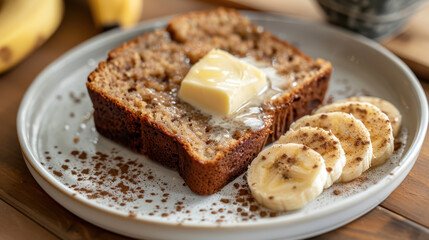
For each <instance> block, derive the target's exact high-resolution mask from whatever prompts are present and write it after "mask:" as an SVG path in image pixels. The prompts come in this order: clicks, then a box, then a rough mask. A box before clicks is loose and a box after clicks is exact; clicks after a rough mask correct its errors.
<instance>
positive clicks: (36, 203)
mask: <svg viewBox="0 0 429 240" xmlns="http://www.w3.org/2000/svg"><path fill="white" fill-rule="evenodd" d="M224 4H225V5H226V6H237V5H234V4H233V3H224ZM217 5H218V3H213V2H211V1H206V0H205V1H201V0H182V1H174V2H173V1H168V0H145V7H144V15H143V19H150V18H153V17H160V16H164V15H168V14H172V13H180V12H186V11H191V10H199V9H209V8H213V7H215V6H217ZM165 6H168V7H165ZM289 12H290V13H291V14H293V9H290V11H289ZM301 17H302V16H301ZM97 33H98V30H97V29H96V28H95V27H94V26H93V23H92V19H91V15H90V12H89V9H88V7H87V5H86V3H85V1H82V0H80V1H76V0H74V1H73V0H69V1H66V11H65V16H64V19H63V22H62V24H61V26H60V28H59V29H58V30H57V32H56V33H55V34H54V35H53V36H52V37H51V38H50V39H49V40H48V41H47V42H46V43H45V44H44V45H42V46H41V47H40V48H39V49H38V50H36V51H35V52H34V53H33V54H32V55H31V56H29V57H28V58H27V59H25V60H24V61H23V62H22V63H20V64H19V65H18V66H17V67H15V68H14V69H12V70H11V71H9V72H7V73H5V74H3V75H0V119H1V124H0V132H1V135H0V239H57V238H60V239H123V238H124V237H122V236H119V235H117V234H114V233H111V232H109V231H106V230H103V229H100V228H98V227H96V226H94V225H92V224H90V223H88V222H86V221H84V220H82V219H80V218H78V217H76V216H74V215H73V214H71V213H70V212H68V211H67V210H66V209H64V208H63V207H61V206H60V205H59V204H58V203H56V202H55V201H54V200H52V199H51V198H50V197H49V196H48V195H47V194H46V193H45V192H44V191H43V190H42V189H41V188H40V187H39V186H38V185H37V183H36V182H35V180H34V179H33V177H32V176H31V174H30V172H29V171H28V169H27V167H26V166H25V163H24V159H23V158H22V156H21V150H20V147H19V143H18V139H17V134H16V115H17V111H18V107H19V103H20V101H21V98H22V97H23V95H24V93H25V91H26V89H27V88H28V86H29V85H30V84H31V82H32V81H33V79H34V78H35V77H36V76H37V74H39V73H40V72H41V71H42V70H43V69H44V68H45V67H46V66H47V65H48V64H49V63H51V62H52V61H54V60H55V59H56V58H58V57H59V56H61V55H62V54H63V53H65V52H66V51H67V50H69V49H70V48H72V47H73V46H75V45H77V44H79V43H81V42H83V41H85V40H87V39H89V38H90V37H92V36H94V35H96V34H97ZM421 84H422V86H423V88H424V89H425V92H426V96H428V94H429V83H427V82H424V81H422V82H421ZM428 172H429V136H426V140H425V142H424V145H423V148H422V151H421V153H420V155H419V157H418V160H417V162H416V165H415V166H414V168H413V169H412V171H411V172H410V174H409V175H408V177H407V178H406V179H405V180H404V182H403V183H402V184H401V185H400V186H399V187H398V188H397V189H396V190H395V191H394V192H393V193H392V194H391V195H390V196H389V197H388V198H387V199H386V200H385V201H384V202H382V203H381V204H380V205H379V206H377V207H376V208H375V209H373V210H372V211H371V212H369V213H368V214H366V215H364V216H362V217H361V218H359V219H357V220H355V221H353V222H351V223H349V224H347V225H345V226H343V227H341V228H339V229H337V230H334V231H332V232H329V233H326V234H323V235H321V236H318V237H316V238H318V239H326V238H329V239H345V238H347V239H348V238H358V239H429V207H428V204H429V180H428V178H427V174H428Z"/></svg>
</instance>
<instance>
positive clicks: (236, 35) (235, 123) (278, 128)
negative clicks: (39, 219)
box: [86, 8, 332, 195]
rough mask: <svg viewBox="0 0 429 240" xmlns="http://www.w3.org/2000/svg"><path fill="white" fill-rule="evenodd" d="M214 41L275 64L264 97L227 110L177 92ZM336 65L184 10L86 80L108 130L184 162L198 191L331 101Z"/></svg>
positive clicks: (169, 160) (224, 19) (177, 164)
mask: <svg viewBox="0 0 429 240" xmlns="http://www.w3.org/2000/svg"><path fill="white" fill-rule="evenodd" d="M213 48H219V49H222V50H225V51H228V52H229V53H231V54H233V55H235V56H236V57H239V58H243V59H247V60H250V61H251V62H253V63H254V64H255V65H257V66H259V67H263V68H270V69H272V70H273V71H274V75H269V76H268V78H269V79H270V78H271V81H269V82H270V83H271V84H270V87H269V88H268V89H267V91H266V92H265V93H264V95H263V99H259V100H258V101H256V100H255V101H251V102H250V103H248V104H247V105H246V106H245V107H243V108H241V110H239V112H238V113H236V114H235V115H233V116H231V117H218V116H210V115H207V114H204V113H202V112H200V111H199V110H197V109H195V108H194V107H192V106H191V105H189V104H187V103H186V102H183V101H182V100H181V99H179V98H178V96H177V95H178V90H179V88H180V83H181V81H182V79H183V78H184V77H185V75H186V73H187V72H188V70H189V69H190V67H191V66H192V65H193V64H194V63H195V62H197V61H198V60H199V59H200V58H202V57H203V56H204V55H205V54H206V53H207V52H208V51H210V50H211V49H213ZM331 69H332V68H331V64H330V63H329V62H326V61H324V60H320V59H318V60H316V61H313V60H312V59H310V58H309V57H307V56H305V55H303V54H302V53H301V52H300V51H298V50H297V49H295V48H294V47H292V46H291V45H289V44H288V43H286V42H284V41H282V40H279V39H278V38H276V37H274V36H273V35H271V34H270V33H268V32H267V31H264V30H263V28H262V27H260V26H256V25H253V24H252V23H250V21H249V20H248V19H247V18H245V17H243V16H242V15H241V14H240V13H238V12H237V11H235V10H232V9H225V8H220V9H216V10H212V11H204V12H195V13H189V14H184V15H182V16H179V17H176V18H175V19H173V20H172V21H171V22H170V24H169V25H168V26H167V28H166V29H162V30H157V31H155V32H151V33H147V34H144V35H142V36H140V37H137V38H136V39H133V40H131V41H129V42H126V43H124V44H123V45H122V46H120V47H118V48H116V49H114V50H112V51H111V52H110V53H109V55H108V59H107V60H106V61H104V62H100V63H99V66H98V68H97V69H95V70H94V71H93V72H92V73H91V74H90V75H89V77H88V81H87V84H86V85H87V88H88V92H89V95H90V97H91V100H92V102H93V105H94V121H95V125H96V128H97V131H98V132H99V133H100V134H102V135H104V136H105V137H107V138H110V139H112V140H114V141H116V142H118V143H121V144H123V145H125V146H127V147H129V148H131V149H132V150H134V151H136V152H139V153H142V154H145V155H147V156H148V157H149V158H151V159H153V160H156V161H158V162H160V163H161V164H163V165H165V166H168V167H170V168H173V169H176V170H177V171H178V172H179V173H180V175H181V176H182V178H183V179H184V180H185V182H186V184H187V185H188V186H189V187H190V188H191V189H192V191H194V192H195V193H198V194H201V195H207V194H212V193H215V192H217V191H219V190H220V189H222V187H223V186H225V185H226V184H227V183H229V182H230V181H231V180H233V179H234V178H235V177H237V176H238V175H240V174H242V173H243V172H244V171H245V170H246V169H247V166H248V164H249V163H250V162H251V161H252V160H253V159H254V158H255V157H256V156H257V154H258V153H259V152H260V151H261V150H262V148H263V147H264V146H265V144H266V143H267V142H271V141H274V140H276V139H277V138H279V137H280V136H281V135H282V134H283V133H284V132H285V131H286V130H287V129H288V127H289V125H290V123H292V122H293V121H294V120H295V119H297V118H299V117H301V116H303V115H305V114H308V113H310V112H311V110H312V109H314V108H315V107H317V106H318V105H319V104H320V103H321V102H322V101H323V98H324V96H325V92H326V90H327V88H328V83H329V78H330V73H331ZM274 80H275V81H274Z"/></svg>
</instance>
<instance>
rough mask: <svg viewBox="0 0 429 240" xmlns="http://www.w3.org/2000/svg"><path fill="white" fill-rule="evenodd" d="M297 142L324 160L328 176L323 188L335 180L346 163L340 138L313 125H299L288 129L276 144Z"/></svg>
mask: <svg viewBox="0 0 429 240" xmlns="http://www.w3.org/2000/svg"><path fill="white" fill-rule="evenodd" d="M286 143H299V144H303V145H305V146H307V147H309V148H311V149H312V150H314V151H316V152H317V153H319V154H320V155H321V156H322V157H323V159H324V160H325V165H326V171H327V172H328V178H327V180H326V184H325V188H328V187H330V186H331V185H332V184H333V183H334V182H335V181H337V180H338V179H339V178H340V176H341V173H342V172H343V168H344V166H345V165H346V155H345V154H344V150H343V148H342V147H341V143H340V140H338V138H337V137H335V135H334V134H332V133H331V132H328V131H326V130H323V129H322V128H315V127H301V128H299V129H297V130H289V131H288V132H287V133H286V134H285V135H283V136H282V137H281V138H280V139H279V140H278V141H277V142H276V144H286Z"/></svg>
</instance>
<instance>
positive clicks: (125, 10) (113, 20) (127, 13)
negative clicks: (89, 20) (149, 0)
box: [88, 0, 143, 30]
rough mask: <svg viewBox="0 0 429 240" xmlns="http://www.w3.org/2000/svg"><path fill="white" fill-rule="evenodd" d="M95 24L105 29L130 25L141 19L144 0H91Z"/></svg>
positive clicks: (90, 4)
mask: <svg viewBox="0 0 429 240" xmlns="http://www.w3.org/2000/svg"><path fill="white" fill-rule="evenodd" d="M88 3H89V6H90V8H91V12H92V15H93V18H94V21H95V24H96V25H97V26H99V27H102V28H103V29H104V30H107V29H110V28H112V27H116V26H121V27H130V26H132V25H134V24H136V23H137V22H138V21H139V20H140V16H141V13H142V8H143V0H89V1H88Z"/></svg>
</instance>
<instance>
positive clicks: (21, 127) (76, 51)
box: [17, 11, 428, 229]
mask: <svg viewBox="0 0 429 240" xmlns="http://www.w3.org/2000/svg"><path fill="white" fill-rule="evenodd" d="M240 12H242V13H244V15H245V16H247V17H249V18H250V19H251V20H255V19H258V18H259V19H263V20H273V21H282V22H286V23H289V24H303V25H317V26H318V27H320V28H323V30H324V31H330V32H334V33H335V34H340V35H342V36H344V37H346V38H348V39H349V40H351V41H355V42H358V43H359V44H361V45H365V46H366V47H368V48H371V49H373V50H374V51H376V52H378V53H379V54H381V55H383V56H384V57H385V58H388V59H390V60H391V61H392V62H393V63H395V65H396V66H397V67H398V68H400V70H402V71H403V72H404V73H405V75H406V76H407V80H408V81H409V82H410V83H411V85H412V86H413V90H415V91H416V96H417V99H418V101H419V104H420V109H419V110H420V113H421V116H420V121H419V126H418V127H417V133H416V136H415V137H414V139H409V141H410V148H409V149H408V151H407V152H404V153H403V156H402V158H401V159H402V161H403V164H401V166H399V167H398V168H397V169H394V172H393V173H394V176H387V177H384V178H383V179H381V180H380V181H379V182H378V183H377V184H376V185H374V186H373V187H371V188H369V189H367V190H365V192H361V193H358V194H356V195H353V196H349V197H347V198H346V199H344V200H342V201H341V202H339V203H338V204H337V205H336V206H335V207H331V208H328V209H326V208H324V209H319V210H318V211H317V212H316V213H314V214H306V215H304V216H296V217H294V216H288V218H287V219H284V218H282V216H279V217H276V218H270V219H261V220H260V221H255V222H237V223H233V224H228V225H225V224H221V225H218V224H211V225H199V224H197V223H189V222H185V223H182V224H179V223H177V222H174V223H173V222H166V221H163V220H162V219H157V218H151V217H149V216H139V217H137V218H133V220H134V221H138V222H141V223H144V224H153V225H158V226H159V225H162V226H169V227H179V228H190V229H193V228H196V229H216V228H219V229H231V228H238V229H243V228H249V227H252V228H255V227H266V226H270V227H275V226H277V225H283V224H291V223H293V224H298V223H301V222H306V221H308V220H310V219H317V218H319V217H321V216H325V215H326V214H332V213H335V212H337V211H342V210H344V209H345V208H347V207H350V206H352V205H354V204H355V203H357V202H359V201H361V200H364V199H365V196H368V195H374V194H375V193H376V192H378V191H379V190H380V189H382V188H384V187H386V186H387V185H389V183H390V182H391V181H392V180H393V179H394V178H395V177H396V176H400V175H401V173H402V172H404V171H405V170H406V169H407V166H408V165H410V164H412V165H414V163H415V160H413V159H417V156H418V154H419V152H420V149H421V147H422V145H423V141H424V138H425V134H426V131H427V127H428V103H427V100H426V96H425V93H424V91H423V89H422V87H421V85H420V83H419V81H418V80H417V78H416V77H415V75H414V73H413V72H412V71H411V70H410V69H409V68H408V66H406V65H405V63H404V62H402V61H401V60H400V59H399V58H398V57H396V56H395V55H393V53H391V52H389V51H388V50H387V49H385V48H384V47H382V46H381V45H379V44H378V43H376V42H374V41H372V40H370V39H368V38H366V37H363V36H361V35H358V34H355V33H351V32H347V31H344V30H342V29H340V28H338V27H333V26H330V25H327V24H323V23H316V22H311V21H305V20H302V19H294V18H289V17H285V16H279V15H274V14H267V13H261V12H253V11H240ZM174 16H176V15H169V16H166V17H161V18H156V19H152V20H148V21H143V22H141V23H140V24H139V25H138V26H136V27H134V28H132V29H128V30H125V31H123V30H120V29H114V30H111V31H108V32H105V33H102V34H99V35H96V36H95V37H92V38H90V39H88V40H86V41H84V42H82V43H80V44H79V45H77V46H75V47H73V48H71V49H70V50H68V51H67V52H66V53H64V54H63V55H61V56H60V57H59V58H57V59H56V60H54V61H53V62H51V63H50V64H49V65H48V66H47V67H45V68H44V70H43V71H42V72H41V73H39V74H38V76H37V77H36V78H35V79H34V80H33V82H32V83H31V85H30V87H29V88H28V89H27V90H26V92H25V94H24V97H23V98H22V100H21V103H20V106H19V110H18V115H17V133H18V141H19V145H20V148H21V151H22V154H23V157H24V159H25V161H26V163H27V166H30V167H31V168H32V169H33V170H34V171H35V172H36V173H37V174H38V175H39V176H40V177H41V178H42V179H43V180H44V181H45V182H46V183H48V184H49V185H50V186H51V187H53V188H55V189H56V190H57V191H58V192H59V193H61V194H64V195H66V196H67V197H68V198H69V199H71V200H73V201H74V202H76V203H78V204H84V205H86V206H89V207H91V208H93V209H96V210H98V211H101V212H103V213H107V214H109V215H113V216H114V217H120V218H125V219H128V220H129V219H130V217H129V215H127V214H125V213H121V212H119V211H116V210H114V209H110V208H107V207H105V206H101V205H99V204H96V203H95V202H93V201H89V200H88V199H86V198H84V197H83V196H80V195H79V194H76V196H72V194H73V192H72V191H71V190H70V189H68V188H67V187H66V186H64V185H63V184H61V182H60V181H59V180H57V179H56V178H55V177H54V176H53V175H52V174H50V173H49V172H47V170H46V169H44V168H43V167H42V166H41V164H40V163H39V162H38V161H37V158H36V157H35V155H34V154H33V153H32V151H31V147H30V146H31V144H30V143H29V142H28V141H27V140H28V139H26V137H25V134H26V131H25V130H26V129H27V126H26V124H25V120H26V116H27V112H28V111H27V109H28V107H29V106H31V97H32V96H33V95H35V94H36V95H37V91H36V90H37V89H38V87H39V86H40V85H41V84H42V83H43V80H44V78H45V76H49V75H50V74H51V73H52V71H53V70H54V69H56V68H58V67H60V66H61V65H64V64H65V63H67V62H68V61H71V60H73V59H74V58H75V55H82V54H83V53H85V52H88V51H89V52H90V51H91V49H93V48H94V46H95V45H96V44H97V43H99V42H100V41H102V40H103V39H105V38H107V39H114V38H116V37H120V36H122V35H136V34H138V35H141V34H143V33H145V32H147V30H148V29H151V28H157V27H161V26H165V25H166V24H167V23H168V20H169V19H171V18H173V17H174ZM27 131H28V129H27ZM405 177H406V176H405ZM48 195H49V196H50V194H49V193H48ZM50 197H51V196H50ZM58 203H59V204H60V205H62V206H63V204H61V203H60V202H58ZM63 207H64V206H63Z"/></svg>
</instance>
